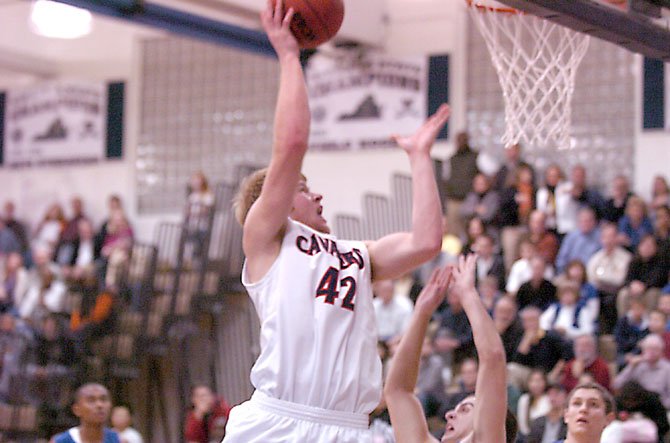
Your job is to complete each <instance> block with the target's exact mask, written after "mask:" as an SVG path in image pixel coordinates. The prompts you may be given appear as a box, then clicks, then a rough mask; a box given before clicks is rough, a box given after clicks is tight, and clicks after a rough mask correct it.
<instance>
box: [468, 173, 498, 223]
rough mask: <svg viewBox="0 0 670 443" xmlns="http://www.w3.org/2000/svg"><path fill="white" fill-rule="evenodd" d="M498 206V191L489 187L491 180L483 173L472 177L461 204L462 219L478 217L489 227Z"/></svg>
mask: <svg viewBox="0 0 670 443" xmlns="http://www.w3.org/2000/svg"><path fill="white" fill-rule="evenodd" d="M499 208H500V196H499V195H498V192H497V191H494V190H493V189H491V181H490V180H489V178H488V177H487V176H486V175H485V174H483V173H481V172H480V173H478V174H477V175H475V177H474V178H473V179H472V191H470V192H468V194H467V195H466V197H465V200H464V201H463V204H462V205H461V209H460V211H461V212H460V214H461V217H462V219H463V220H464V221H465V222H467V220H469V219H471V218H472V217H479V218H480V219H481V220H482V221H483V222H484V225H485V226H486V227H488V228H490V227H491V226H492V224H493V221H494V218H495V217H496V215H497V214H498V209H499Z"/></svg>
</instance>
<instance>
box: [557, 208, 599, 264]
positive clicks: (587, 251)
mask: <svg viewBox="0 0 670 443" xmlns="http://www.w3.org/2000/svg"><path fill="white" fill-rule="evenodd" d="M578 225H579V226H578V229H576V230H574V231H572V232H570V233H569V234H568V235H566V236H565V239H563V243H562V244H561V248H560V249H559V250H558V257H556V272H559V273H560V272H563V271H564V270H565V266H566V265H567V264H568V262H569V261H571V260H580V261H581V262H582V263H588V262H589V259H590V258H591V256H593V254H595V253H596V252H597V251H598V250H599V249H600V232H599V230H598V229H597V226H598V225H597V221H596V215H595V212H593V210H592V209H591V208H582V209H580V210H579V215H578Z"/></svg>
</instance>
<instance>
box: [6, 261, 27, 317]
mask: <svg viewBox="0 0 670 443" xmlns="http://www.w3.org/2000/svg"><path fill="white" fill-rule="evenodd" d="M28 280H29V279H28V271H27V270H26V268H25V267H24V266H23V258H22V256H21V254H20V253H18V252H13V253H11V254H9V255H8V256H7V258H6V259H5V261H4V266H2V267H1V268H0V313H2V314H4V313H11V314H14V315H16V314H17V311H16V301H17V300H22V299H23V298H24V297H25V294H26V292H27V291H28V285H29V281H28Z"/></svg>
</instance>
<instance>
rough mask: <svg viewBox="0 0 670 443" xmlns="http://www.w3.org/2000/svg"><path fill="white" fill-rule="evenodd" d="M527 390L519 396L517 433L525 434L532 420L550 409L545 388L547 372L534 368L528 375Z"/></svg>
mask: <svg viewBox="0 0 670 443" xmlns="http://www.w3.org/2000/svg"><path fill="white" fill-rule="evenodd" d="M526 388H527V390H526V392H525V393H524V394H522V395H521V397H520V398H519V404H518V406H517V411H516V419H517V421H518V423H519V433H520V434H521V435H523V436H527V435H528V434H529V433H530V424H531V422H532V421H533V420H536V419H538V418H540V417H544V416H545V415H547V414H548V413H549V411H550V410H551V404H550V402H549V397H548V396H547V394H546V390H547V374H546V373H545V372H544V371H543V370H542V369H534V370H532V371H531V373H530V375H529V376H528V383H527V386H526Z"/></svg>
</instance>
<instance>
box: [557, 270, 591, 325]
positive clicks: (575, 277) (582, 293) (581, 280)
mask: <svg viewBox="0 0 670 443" xmlns="http://www.w3.org/2000/svg"><path fill="white" fill-rule="evenodd" d="M586 279H587V275H586V267H585V266H584V263H582V262H581V261H579V260H573V261H571V262H570V263H568V266H567V267H566V269H565V273H564V274H563V275H560V276H559V277H558V278H556V279H555V281H554V284H555V285H556V286H557V287H559V288H560V287H561V286H563V285H565V284H568V285H570V284H571V285H576V286H577V288H578V289H579V301H578V302H577V303H578V304H579V305H580V306H581V307H582V308H584V309H585V310H586V312H587V313H588V316H589V318H590V319H591V321H592V322H594V323H597V321H598V312H599V311H600V298H599V297H598V291H597V290H596V288H594V287H593V286H592V285H591V284H590V283H589V282H588V281H587V280H586Z"/></svg>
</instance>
